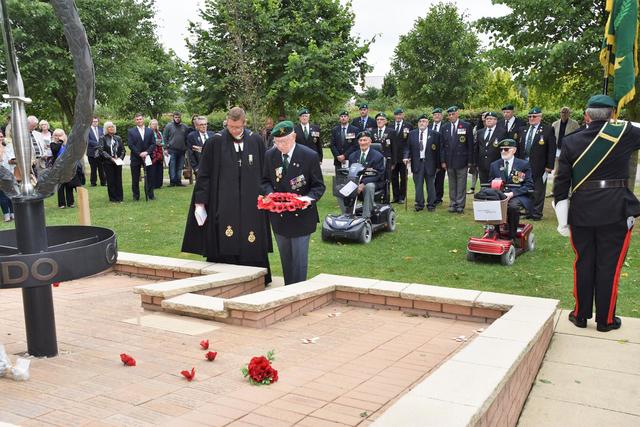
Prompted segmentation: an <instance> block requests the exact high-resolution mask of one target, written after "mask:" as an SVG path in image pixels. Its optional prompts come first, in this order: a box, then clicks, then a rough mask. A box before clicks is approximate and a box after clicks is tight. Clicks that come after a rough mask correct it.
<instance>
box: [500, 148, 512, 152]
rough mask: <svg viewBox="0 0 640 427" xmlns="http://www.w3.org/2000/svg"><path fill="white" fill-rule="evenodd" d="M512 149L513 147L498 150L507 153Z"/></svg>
mask: <svg viewBox="0 0 640 427" xmlns="http://www.w3.org/2000/svg"><path fill="white" fill-rule="evenodd" d="M512 148H514V147H502V148H500V151H509V150H511V149H512Z"/></svg>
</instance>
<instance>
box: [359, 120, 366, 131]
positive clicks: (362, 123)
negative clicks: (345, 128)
mask: <svg viewBox="0 0 640 427" xmlns="http://www.w3.org/2000/svg"><path fill="white" fill-rule="evenodd" d="M364 123H365V121H364V118H362V119H360V129H362V130H364Z"/></svg>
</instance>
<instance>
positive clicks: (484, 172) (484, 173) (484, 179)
mask: <svg viewBox="0 0 640 427" xmlns="http://www.w3.org/2000/svg"><path fill="white" fill-rule="evenodd" d="M478 178H479V179H480V184H488V183H489V169H485V168H482V167H480V166H478ZM471 184H472V185H471V186H472V188H475V185H474V183H473V182H472V183H471ZM478 187H480V186H479V185H478Z"/></svg>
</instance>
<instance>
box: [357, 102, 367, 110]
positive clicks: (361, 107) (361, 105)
mask: <svg viewBox="0 0 640 427" xmlns="http://www.w3.org/2000/svg"><path fill="white" fill-rule="evenodd" d="M359 108H360V109H361V110H362V109H363V108H366V109H369V105H368V104H367V103H366V102H363V103H362V104H360V107H359Z"/></svg>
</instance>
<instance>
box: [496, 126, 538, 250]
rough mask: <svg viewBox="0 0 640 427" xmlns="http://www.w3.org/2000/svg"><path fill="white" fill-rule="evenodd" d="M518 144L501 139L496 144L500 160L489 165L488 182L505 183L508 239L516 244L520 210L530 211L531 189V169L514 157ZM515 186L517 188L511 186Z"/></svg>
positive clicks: (527, 163) (526, 163) (525, 162)
mask: <svg viewBox="0 0 640 427" xmlns="http://www.w3.org/2000/svg"><path fill="white" fill-rule="evenodd" d="M517 145H518V143H517V142H516V141H515V140H513V139H503V140H502V141H500V142H499V143H498V146H499V147H500V157H501V158H500V159H498V160H496V161H494V162H493V163H491V166H490V168H489V181H493V180H494V179H500V180H502V181H503V182H504V183H505V188H504V194H505V195H506V196H507V199H508V205H507V224H508V226H509V238H510V239H512V240H513V241H514V244H515V243H516V240H515V239H516V233H517V231H518V224H519V223H520V209H523V208H524V209H526V210H530V209H531V199H530V198H529V190H531V189H533V178H532V176H531V167H530V166H529V162H527V161H526V160H522V159H518V158H517V157H515V154H516V151H517V150H518V148H517ZM513 184H517V185H518V186H513ZM510 185H511V186H510Z"/></svg>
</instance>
